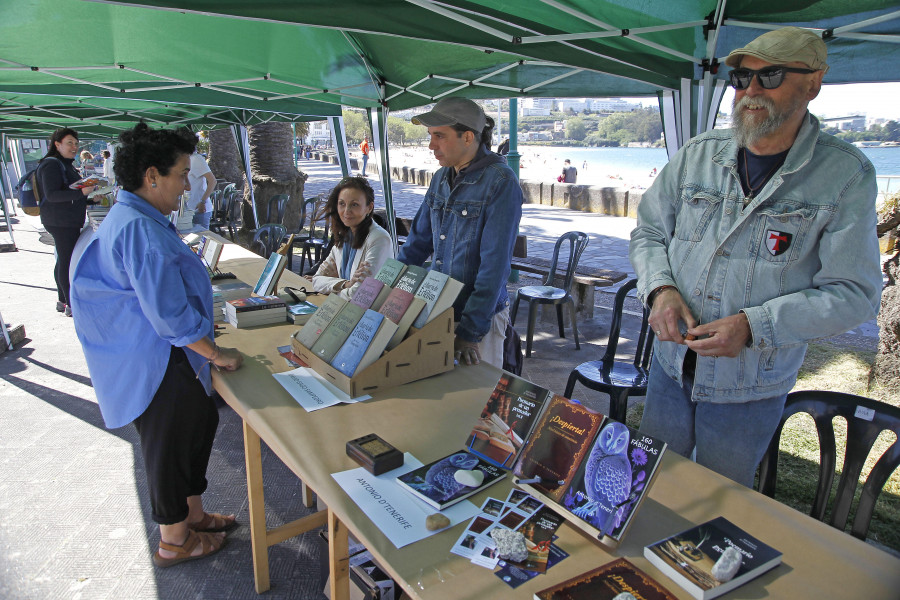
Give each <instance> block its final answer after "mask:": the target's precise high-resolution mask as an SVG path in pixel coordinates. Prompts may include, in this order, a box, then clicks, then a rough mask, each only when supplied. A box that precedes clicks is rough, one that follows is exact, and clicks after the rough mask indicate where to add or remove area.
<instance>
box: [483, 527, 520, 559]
mask: <svg viewBox="0 0 900 600" xmlns="http://www.w3.org/2000/svg"><path fill="white" fill-rule="evenodd" d="M491 537H492V538H493V539H494V543H496V544H497V552H498V553H499V554H500V558H502V559H505V560H508V561H511V562H519V561H523V560H525V559H526V558H528V548H526V547H525V536H524V535H522V533H521V532H520V531H513V530H511V529H500V528H497V529H494V530H493V531H491Z"/></svg>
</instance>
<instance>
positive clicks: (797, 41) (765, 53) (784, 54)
mask: <svg viewBox="0 0 900 600" xmlns="http://www.w3.org/2000/svg"><path fill="white" fill-rule="evenodd" d="M742 56H755V57H756V58H759V59H760V60H764V61H766V62H767V63H772V64H773V65H783V64H786V63H790V62H801V63H803V64H805V65H806V66H808V67H809V68H810V69H814V70H816V71H819V70H824V71H827V70H828V65H827V64H826V63H825V59H826V58H827V57H828V50H827V49H826V48H825V42H823V41H822V38H821V37H820V36H819V35H817V34H816V33H815V32H812V31H810V30H809V29H802V28H800V27H782V28H781V29H775V30H773V31H769V32H767V33H764V34H762V35H761V36H759V37H758V38H756V39H755V40H753V41H752V42H750V43H749V44H747V45H746V46H744V47H743V48H738V49H736V50H732V51H731V53H730V54H729V55H728V56H727V57H726V58H725V64H726V65H728V66H729V67H739V66H740V64H741V57H742Z"/></svg>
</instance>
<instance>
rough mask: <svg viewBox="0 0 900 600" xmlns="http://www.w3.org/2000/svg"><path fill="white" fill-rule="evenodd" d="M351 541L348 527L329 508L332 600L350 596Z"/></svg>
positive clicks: (329, 565)
mask: <svg viewBox="0 0 900 600" xmlns="http://www.w3.org/2000/svg"><path fill="white" fill-rule="evenodd" d="M349 547H350V541H349V539H348V533H347V528H346V527H345V526H344V524H343V523H341V522H340V521H339V520H338V518H337V515H335V514H334V512H332V510H331V509H330V508H329V509H328V568H329V571H330V572H329V575H330V576H331V578H330V581H331V600H349V598H350V558H349V556H348V554H349Z"/></svg>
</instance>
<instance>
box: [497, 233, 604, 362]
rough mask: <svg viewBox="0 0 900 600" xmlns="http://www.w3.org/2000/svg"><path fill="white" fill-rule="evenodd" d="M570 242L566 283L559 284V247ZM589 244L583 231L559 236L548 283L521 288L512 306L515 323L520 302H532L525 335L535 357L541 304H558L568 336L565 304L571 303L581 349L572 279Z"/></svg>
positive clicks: (528, 352)
mask: <svg viewBox="0 0 900 600" xmlns="http://www.w3.org/2000/svg"><path fill="white" fill-rule="evenodd" d="M566 242H568V244H569V261H568V264H567V265H566V270H565V272H564V273H561V276H562V277H563V286H562V287H561V288H559V287H555V286H554V283H555V282H556V278H557V274H556V271H557V266H558V262H559V250H560V248H561V247H562V245H563V244H564V243H566ZM587 245H588V236H587V234H586V233H582V232H580V231H570V232H568V233H564V234H562V235H561V236H559V239H558V240H556V245H555V246H554V247H553V259H552V260H551V261H550V271H549V273H547V278H546V279H545V280H544V285H529V286H526V287H522V288H519V290H518V291H517V292H516V299H515V302H514V303H513V308H512V323H513V325H515V324H516V313H517V312H518V311H519V302H520V301H521V300H522V299H524V300H525V301H526V302H528V333H527V334H526V336H525V356H531V340H532V338H533V337H534V324H535V321H536V320H537V313H538V309H539V307H540V305H542V304H553V305H555V306H556V320H557V321H558V323H559V337H561V338H564V337H566V332H565V329H564V328H563V313H562V307H563V304H568V305H569V312H570V315H571V316H572V334H573V335H574V336H575V349H576V350H580V349H581V345H580V344H579V343H578V325H577V324H576V323H575V300H574V299H573V298H572V295H571V293H570V292H571V290H572V281H573V280H574V279H575V270H576V269H577V268H578V260H579V259H580V258H581V254H582V252H584V249H585V248H586V247H587Z"/></svg>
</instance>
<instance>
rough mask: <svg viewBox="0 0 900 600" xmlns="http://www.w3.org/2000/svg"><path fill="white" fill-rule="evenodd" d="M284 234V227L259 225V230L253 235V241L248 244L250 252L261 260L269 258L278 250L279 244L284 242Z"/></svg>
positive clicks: (268, 224)
mask: <svg viewBox="0 0 900 600" xmlns="http://www.w3.org/2000/svg"><path fill="white" fill-rule="evenodd" d="M285 234H286V232H285V229H284V225H279V224H278V223H267V224H266V225H261V226H260V228H259V229H257V230H256V231H255V232H254V233H253V241H251V242H250V250H252V251H253V252H256V253H257V254H259V255H260V256H262V257H263V258H269V256H270V255H271V254H272V253H273V252H275V251H276V250H278V247H279V246H280V245H281V242H283V241H284V236H285Z"/></svg>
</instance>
